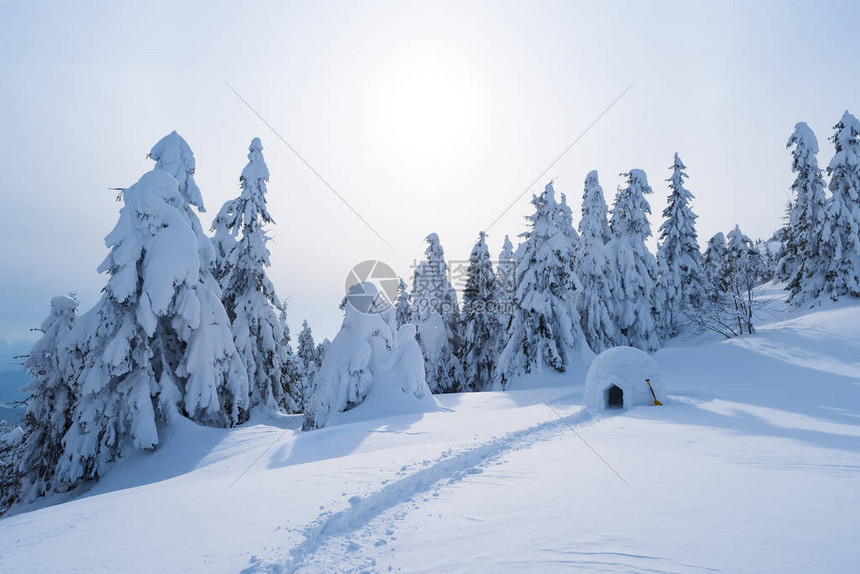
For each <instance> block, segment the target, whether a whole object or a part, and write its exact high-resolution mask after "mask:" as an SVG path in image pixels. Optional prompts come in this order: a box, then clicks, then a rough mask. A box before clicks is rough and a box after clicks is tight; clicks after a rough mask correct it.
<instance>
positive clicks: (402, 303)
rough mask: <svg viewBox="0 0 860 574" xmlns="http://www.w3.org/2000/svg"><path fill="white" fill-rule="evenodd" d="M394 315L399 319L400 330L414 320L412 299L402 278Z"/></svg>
mask: <svg viewBox="0 0 860 574" xmlns="http://www.w3.org/2000/svg"><path fill="white" fill-rule="evenodd" d="M394 313H395V315H396V317H397V328H398V329H399V328H400V327H402V326H403V325H405V324H406V323H408V322H409V321H410V320H411V318H412V297H411V295H410V294H409V289H408V288H407V287H406V282H405V281H404V280H403V278H402V277H401V278H400V283H399V284H398V285H397V301H396V303H395V305H394Z"/></svg>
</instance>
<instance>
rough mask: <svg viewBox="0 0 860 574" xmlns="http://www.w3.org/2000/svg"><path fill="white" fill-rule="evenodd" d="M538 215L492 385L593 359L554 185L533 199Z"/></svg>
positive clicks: (523, 250)
mask: <svg viewBox="0 0 860 574" xmlns="http://www.w3.org/2000/svg"><path fill="white" fill-rule="evenodd" d="M532 205H534V206H535V212H534V214H532V215H530V216H528V217H527V219H528V221H529V227H530V229H529V231H528V232H526V233H524V234H523V237H524V238H525V242H524V243H523V245H521V246H520V249H519V250H518V251H517V292H516V296H515V305H516V307H515V310H514V316H513V319H512V322H511V328H510V336H509V339H508V342H507V344H506V345H505V348H504V350H503V351H502V353H501V355H500V357H499V362H498V364H497V367H496V376H495V381H494V387H495V388H499V389H506V388H508V387H509V386H510V385H511V384H513V383H514V382H515V381H516V380H517V379H518V378H519V377H520V376H524V375H525V374H526V373H541V372H545V371H547V370H549V371H554V372H559V373H560V372H564V371H565V370H566V369H567V368H568V367H570V366H572V365H573V364H576V363H580V362H584V361H585V360H586V359H587V357H590V356H591V355H592V353H591V350H590V349H589V348H588V344H587V343H586V341H585V335H584V334H583V333H582V328H581V327H580V319H579V313H578V312H577V310H576V304H575V300H576V285H577V283H576V279H575V277H574V275H573V272H572V268H571V261H570V260H569V258H568V256H569V253H570V251H569V250H570V238H569V236H567V235H566V233H565V230H563V229H561V228H560V227H559V220H560V218H559V204H558V202H556V199H555V190H554V189H553V186H552V182H550V183H549V184H547V186H546V188H545V189H544V191H543V193H541V194H540V195H534V196H532Z"/></svg>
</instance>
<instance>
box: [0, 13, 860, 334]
mask: <svg viewBox="0 0 860 574" xmlns="http://www.w3.org/2000/svg"><path fill="white" fill-rule="evenodd" d="M858 15H860V10H858V8H857V6H856V4H855V3H851V2H844V3H811V2H772V3H770V2H768V3H764V2H755V3H749V2H707V3H699V4H694V3H687V2H679V3H652V2H647V3H646V2H635V3H634V2H609V3H594V2H546V3H537V2H486V3H477V2H473V3H469V4H468V5H466V3H461V2H451V3H435V2H421V3H402V2H401V3H394V2H392V3H384V2H361V3H355V2H343V3H338V2H327V3H320V2H275V1H272V2H243V3H236V4H232V5H231V4H226V3H224V4H216V3H212V2H200V3H188V4H182V5H181V6H177V5H175V3H173V2H160V1H149V2H135V3H130V2H129V3H122V5H119V4H117V3H92V2H84V3H74V4H73V3H60V2H57V3H49V2H5V1H0V75H2V77H3V80H4V81H3V82H2V84H0V110H2V116H3V120H2V122H0V126H2V137H0V171H2V173H3V178H2V180H0V212H2V213H3V215H4V218H3V219H4V224H3V225H2V226H0V245H2V246H3V247H2V251H0V277H2V284H0V340H5V341H14V340H19V339H27V338H32V336H33V334H32V333H30V332H29V331H28V329H29V328H30V327H35V326H37V325H38V324H39V323H40V321H41V320H42V318H43V317H44V316H45V315H46V314H47V311H48V301H49V299H50V297H51V296H53V295H56V294H62V293H65V292H68V291H75V292H77V293H78V296H79V298H80V299H81V301H82V304H83V306H84V307H85V308H87V307H89V306H91V305H92V304H93V303H94V302H95V301H96V300H97V298H98V296H99V290H100V289H101V287H102V286H103V285H104V283H105V277H104V276H100V275H98V274H97V273H96V271H95V269H96V267H97V266H98V264H99V263H100V261H101V260H102V258H103V257H104V255H105V253H106V250H105V247H104V244H103V238H104V236H105V235H106V234H107V233H108V232H109V231H110V229H111V228H112V227H113V225H114V223H115V221H116V218H117V211H118V209H119V207H120V204H117V203H116V202H115V201H114V196H115V192H112V191H108V190H107V188H109V187H120V186H128V185H131V184H132V183H134V182H135V181H136V180H137V179H138V178H139V177H140V175H141V174H142V173H144V171H146V170H148V169H150V167H151V163H150V162H148V161H147V160H146V159H145V156H146V153H147V152H148V150H149V149H150V147H151V146H152V145H153V144H154V143H155V142H156V141H157V140H158V139H159V138H160V137H161V136H163V135H164V134H166V133H168V132H169V131H171V130H174V129H176V130H177V131H179V133H180V134H182V135H183V136H184V137H185V138H186V140H187V141H188V142H189V144H190V145H191V147H192V149H193V150H194V151H195V154H196V156H197V164H198V169H197V176H196V177H197V181H198V183H199V184H200V187H201V189H202V191H203V195H204V200H205V202H206V206H207V208H208V213H206V214H202V215H201V219H202V220H203V222H204V224H205V225H207V226H208V224H209V223H210V222H211V217H212V215H213V214H214V213H215V212H217V210H218V208H219V207H220V205H221V203H222V202H223V201H224V200H225V199H227V198H228V197H231V196H233V195H235V193H236V191H237V182H238V176H239V172H240V170H241V168H242V166H243V165H244V163H245V161H246V159H245V154H246V152H247V146H248V143H249V142H250V140H251V138H252V137H254V136H259V137H260V138H261V139H262V141H263V145H264V146H265V151H264V153H265V156H266V159H267V162H268V164H269V169H270V171H271V182H270V186H269V190H270V197H269V200H270V208H271V209H270V210H271V212H272V214H273V216H274V217H275V218H276V220H277V222H278V225H277V227H275V228H274V229H273V231H272V234H273V236H274V237H275V241H274V242H273V243H272V244H271V249H272V254H273V257H272V269H271V276H272V279H273V281H274V282H275V285H276V287H277V289H278V291H279V293H280V294H281V295H282V296H283V297H289V302H290V324H291V326H292V328H293V331H294V332H296V331H297V330H298V327H299V326H300V325H301V320H302V319H304V318H308V319H309V320H310V322H311V325H312V327H314V328H315V331H316V333H317V335H318V336H320V337H321V336H322V335H328V336H332V335H333V334H334V333H335V332H336V329H337V327H338V326H339V324H340V320H341V315H340V311H339V310H338V309H337V305H338V303H339V301H340V298H341V296H342V294H343V282H344V277H345V275H346V273H347V272H348V270H349V268H350V267H351V266H352V265H353V264H354V263H356V262H358V261H362V260H364V259H369V258H380V259H383V260H385V261H387V262H389V263H390V264H391V265H392V266H394V267H395V268H396V269H398V271H400V272H401V273H402V274H404V275H405V276H407V277H409V276H411V269H410V265H411V263H412V261H413V259H415V258H419V257H421V256H422V253H423V249H424V245H423V243H422V238H423V237H424V236H425V235H426V234H427V233H429V232H431V231H434V232H437V233H438V234H439V236H440V238H441V240H442V244H443V246H444V247H445V249H446V253H447V254H448V256H449V258H452V259H464V258H466V257H467V256H468V253H469V249H470V248H471V245H472V243H473V242H474V240H475V238H476V235H477V232H478V231H479V230H481V229H483V228H485V227H487V226H488V225H489V224H490V222H492V221H493V220H494V219H495V218H496V217H497V216H498V215H499V213H501V211H502V210H503V209H504V208H505V207H506V206H507V205H508V204H509V203H510V202H511V201H512V200H513V199H514V198H515V197H516V196H517V195H518V194H520V193H521V192H522V191H523V190H524V189H525V187H526V186H527V185H528V184H529V183H530V182H531V181H532V180H534V178H535V177H537V176H538V174H540V173H541V172H542V171H543V170H544V169H545V168H546V167H547V166H548V165H549V164H550V162H552V160H553V159H555V158H556V156H558V154H559V153H561V151H562V150H564V148H565V147H567V146H568V145H569V144H570V143H571V142H572V141H573V140H574V138H575V137H576V136H577V135H578V134H579V133H580V132H581V131H582V130H583V129H584V128H585V127H586V126H587V125H588V124H590V123H591V122H592V121H593V120H594V118H595V117H597V115H599V114H600V112H601V111H603V109H604V108H605V107H606V106H607V105H608V104H609V103H610V102H611V101H612V100H613V99H615V98H616V97H617V96H618V94H620V93H621V92H622V91H623V90H624V89H625V88H626V87H627V86H628V85H629V84H630V83H631V82H632V81H634V80H637V79H638V82H637V83H636V85H635V86H634V87H633V88H632V89H631V90H630V92H629V93H628V94H627V95H626V96H625V97H624V98H622V99H621V100H620V101H619V102H618V104H617V105H616V106H615V107H614V108H613V109H612V110H610V111H609V112H608V113H607V114H606V116H605V117H604V118H603V119H602V120H601V121H600V122H598V124H597V125H596V126H595V127H594V128H593V129H592V130H591V131H590V132H589V133H588V134H587V135H586V136H585V137H584V138H583V139H582V140H581V141H580V142H579V143H578V144H577V145H576V146H574V148H573V149H571V151H570V152H569V153H568V154H567V155H566V156H565V157H564V158H563V159H562V160H561V161H560V162H559V163H558V164H557V165H556V166H555V167H553V168H552V169H551V170H550V171H549V172H548V173H547V175H546V177H545V178H544V180H546V179H549V178H556V189H557V190H558V191H561V192H565V193H566V194H567V195H568V197H569V199H570V201H571V203H572V204H573V206H574V209H575V211H578V208H579V199H580V195H581V191H582V184H583V180H584V178H585V175H586V173H587V172H588V171H589V170H591V169H597V170H599V172H600V177H601V182H602V184H603V187H604V190H605V192H606V194H607V199H608V200H609V201H610V202H611V198H612V195H613V194H614V191H615V188H616V186H617V184H618V183H619V182H620V178H619V177H618V175H617V174H618V173H619V172H621V171H625V170H627V169H629V168H634V167H636V168H642V169H645V170H646V171H647V173H648V176H649V181H650V182H651V185H652V187H653V188H654V190H655V196H654V197H652V205H653V206H654V212H655V213H654V215H655V216H656V215H658V214H659V211H660V210H662V208H663V205H664V202H665V196H666V187H665V181H664V180H665V179H666V177H668V169H667V168H668V166H669V165H670V164H671V162H672V154H673V153H674V152H675V151H678V152H679V153H680V154H681V157H682V158H683V160H684V162H685V163H686V164H687V166H688V168H689V175H690V180H689V188H690V189H691V191H692V192H693V193H694V194H695V195H696V202H695V209H696V211H697V212H698V214H699V215H700V219H699V232H700V239H702V240H704V239H706V238H707V237H709V236H710V235H711V234H713V233H714V232H716V231H720V230H727V229H729V228H730V227H732V226H734V224H735V223H739V224H740V226H741V228H742V229H743V230H744V231H746V232H747V233H748V234H749V235H751V236H753V237H757V236H766V235H769V234H770V233H771V232H772V231H773V230H774V229H776V228H777V227H778V226H779V225H780V222H781V217H782V213H783V208H784V204H785V202H786V200H787V199H788V186H789V184H790V183H791V180H792V175H791V172H790V170H789V158H788V155H787V152H786V151H785V142H786V140H787V138H788V136H789V134H790V133H791V131H792V128H793V126H794V124H795V123H796V122H797V121H806V122H808V123H809V124H810V126H811V127H812V128H813V129H814V130H815V132H816V134H817V135H818V137H819V141H820V144H821V148H822V154H821V156H820V161H821V163H822V165H825V164H826V163H827V162H828V161H829V160H830V156H831V154H832V147H831V146H830V144H829V143H828V142H827V141H826V138H827V137H829V135H830V133H831V127H832V125H833V124H835V123H836V121H838V119H839V117H840V116H841V115H842V112H843V111H844V110H845V109H851V110H852V111H855V112H860V73H858V72H860V69H858V68H860V66H858V64H857V57H858V53H860V34H858V31H857V26H856V25H857V22H858ZM222 79H223V80H227V81H228V82H230V84H232V85H233V86H234V87H235V88H236V90H237V91H239V93H241V94H242V95H243V96H244V97H245V98H246V99H247V100H248V101H249V102H250V103H251V104H252V105H253V106H254V107H255V108H256V109H257V110H258V111H259V112H260V113H261V114H262V115H263V117H265V118H266V119H267V120H268V121H269V122H270V123H271V124H272V125H273V126H274V127H275V128H276V129H277V130H278V131H279V132H280V133H281V135H283V136H284V138H285V139H286V140H287V141H289V142H290V144H292V145H293V146H294V147H295V148H296V149H297V150H298V151H299V152H300V153H301V154H302V155H303V156H304V157H305V159H307V161H308V162H309V163H310V164H311V165H312V166H314V168H315V169H316V170H317V171H318V172H319V173H320V174H322V175H323V177H325V179H326V180H327V181H328V182H329V183H330V184H331V185H332V186H333V187H334V188H335V189H336V190H337V191H338V192H339V193H340V194H341V195H342V196H343V197H344V198H346V199H347V200H348V201H349V202H350V203H351V204H352V205H353V206H354V207H355V209H356V210H357V211H358V212H359V213H361V214H362V216H364V217H365V219H366V220H367V221H368V222H369V223H370V224H371V225H372V226H373V227H374V228H375V229H376V230H377V231H378V232H379V233H380V234H381V235H382V236H383V237H384V238H385V239H386V240H387V241H388V242H389V243H391V244H392V245H393V246H394V247H395V250H396V251H395V252H392V251H391V250H389V249H388V248H387V247H386V246H385V245H384V244H383V243H382V242H381V241H379V239H377V238H376V237H375V236H374V235H373V234H372V233H371V232H369V231H368V230H367V228H366V227H365V226H364V224H362V223H361V222H360V221H359V220H358V219H357V218H356V217H355V216H354V215H353V214H352V213H351V212H350V211H349V210H348V209H347V208H346V207H345V206H343V204H341V203H340V201H339V200H338V199H337V198H336V197H335V196H334V194H332V192H331V191H330V190H328V189H327V188H326V187H325V186H324V185H323V184H322V183H321V182H320V181H319V180H318V179H317V178H316V177H315V176H314V175H313V174H312V173H311V172H310V171H309V170H308V169H307V168H306V167H305V166H304V165H303V164H302V163H301V162H300V161H299V160H298V159H296V157H295V156H294V155H293V154H292V152H290V150H289V149H287V147H286V146H285V145H284V144H283V143H281V142H280V141H278V140H277V138H276V137H275V136H274V135H273V134H272V133H271V132H270V131H269V129H268V128H266V126H265V125H263V124H262V122H261V121H260V120H259V119H258V118H257V117H255V116H254V115H253V114H252V113H251V112H250V111H249V110H248V109H247V108H246V107H245V106H244V104H242V103H241V102H240V101H239V100H238V99H237V98H236V96H235V95H234V94H233V93H232V92H230V90H229V89H228V88H227V87H226V86H225V85H224V84H223V83H222ZM543 183H544V181H541V182H540V184H539V185H536V186H535V189H537V188H538V187H539V186H542V184H543ZM528 199H529V194H527V195H525V196H524V197H523V198H522V199H521V200H520V201H519V202H518V204H517V205H516V206H515V207H514V208H513V209H512V210H511V211H510V212H509V213H508V214H507V215H506V216H505V217H503V218H502V219H501V220H500V221H499V223H497V224H496V225H495V226H494V227H493V228H492V229H491V230H490V245H491V249H492V253H493V254H494V255H495V254H496V253H497V252H498V249H499V246H500V244H501V241H502V239H503V237H504V234H505V233H510V234H511V235H512V236H513V235H515V234H517V233H519V232H520V231H522V230H523V223H522V216H523V215H526V214H527V213H528V211H529V205H528ZM654 222H655V219H654V218H653V217H652V224H653V223H654ZM655 228H656V226H655Z"/></svg>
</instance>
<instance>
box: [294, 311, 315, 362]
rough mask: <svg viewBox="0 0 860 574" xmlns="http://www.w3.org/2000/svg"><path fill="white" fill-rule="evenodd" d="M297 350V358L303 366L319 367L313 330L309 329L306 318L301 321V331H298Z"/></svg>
mask: <svg viewBox="0 0 860 574" xmlns="http://www.w3.org/2000/svg"><path fill="white" fill-rule="evenodd" d="M297 352H298V356H299V359H300V360H301V361H302V364H303V365H304V366H305V367H308V368H310V367H311V366H312V365H316V366H317V367H319V354H318V353H317V347H316V343H314V334H313V331H311V327H310V325H308V321H307V319H305V320H304V321H302V331H301V333H299V348H298V350H297Z"/></svg>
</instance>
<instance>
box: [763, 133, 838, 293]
mask: <svg viewBox="0 0 860 574" xmlns="http://www.w3.org/2000/svg"><path fill="white" fill-rule="evenodd" d="M786 147H788V148H791V171H792V172H793V173H795V174H797V177H796V178H795V180H794V183H792V184H791V190H792V191H793V192H794V199H793V201H791V203H790V204H789V205H790V210H789V214H788V221H787V222H786V227H785V232H784V233H783V238H782V244H783V249H782V259H781V260H780V262H779V265H778V266H777V268H776V278H777V279H778V280H780V281H785V282H786V283H787V285H786V289H787V290H788V291H790V292H791V295H790V296H789V301H790V302H793V303H795V304H801V303H803V302H804V301H808V300H811V299H815V298H816V297H818V295H819V293H821V288H822V284H823V281H824V276H825V273H826V269H827V266H828V264H829V261H827V260H826V259H825V258H824V257H822V254H821V251H820V248H821V244H822V232H823V230H824V225H825V218H826V216H827V198H826V196H825V192H824V188H825V182H824V177H823V176H822V174H821V168H819V167H818V159H817V158H816V154H817V153H818V140H817V139H816V137H815V134H814V133H813V132H812V130H811V129H810V127H809V126H808V125H806V123H804V122H799V123H798V124H797V125H795V126H794V132H793V133H792V134H791V137H789V138H788V143H787V144H786Z"/></svg>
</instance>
